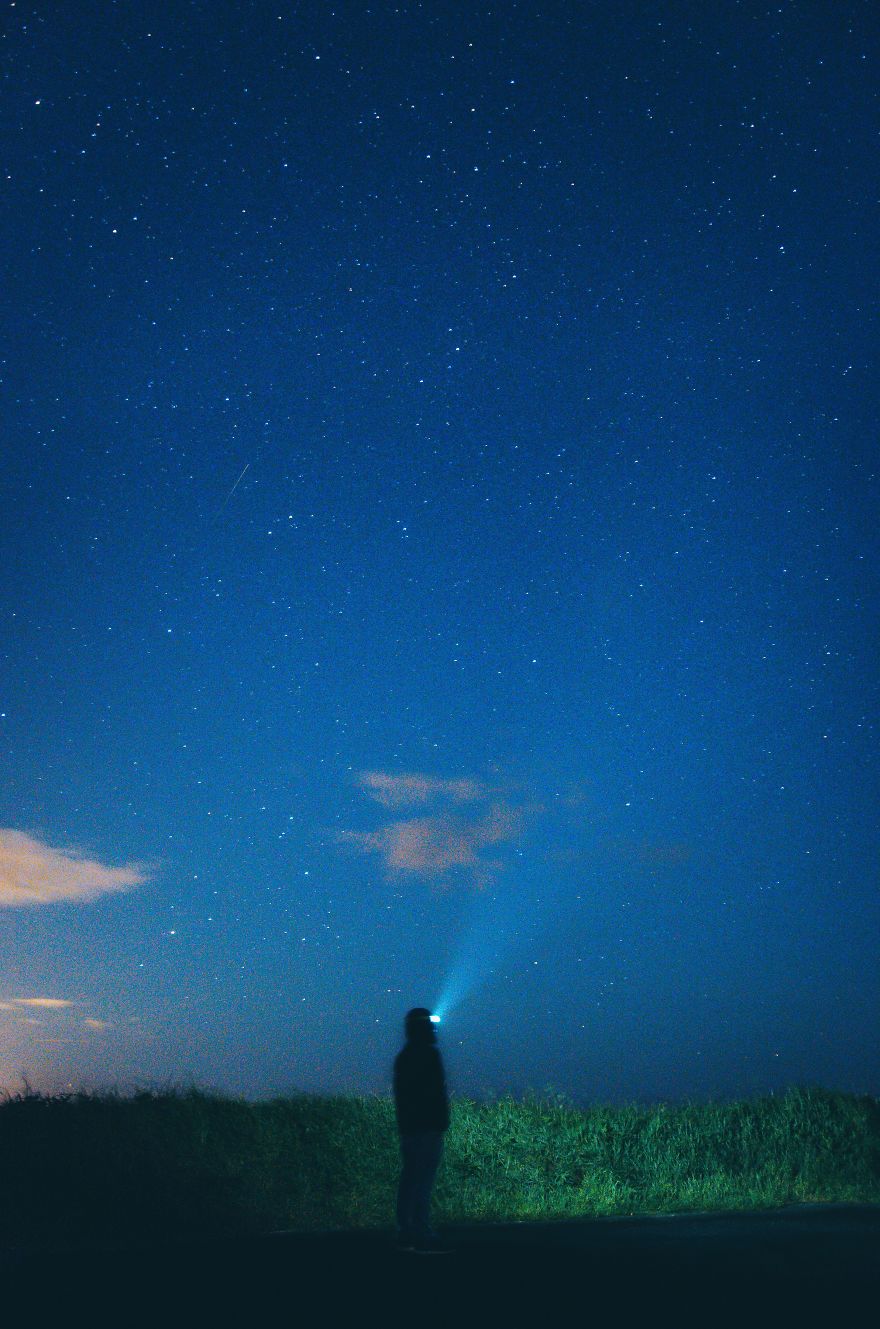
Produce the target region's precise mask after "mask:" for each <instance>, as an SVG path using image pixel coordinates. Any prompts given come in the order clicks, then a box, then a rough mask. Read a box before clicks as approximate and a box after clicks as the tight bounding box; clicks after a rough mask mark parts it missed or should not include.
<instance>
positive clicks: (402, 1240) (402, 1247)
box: [397, 1232, 416, 1251]
mask: <svg viewBox="0 0 880 1329" xmlns="http://www.w3.org/2000/svg"><path fill="white" fill-rule="evenodd" d="M415 1248H416V1239H415V1237H414V1236H413V1235H412V1233H411V1232H398V1234H397V1249H398V1250H399V1251H414V1250H415Z"/></svg>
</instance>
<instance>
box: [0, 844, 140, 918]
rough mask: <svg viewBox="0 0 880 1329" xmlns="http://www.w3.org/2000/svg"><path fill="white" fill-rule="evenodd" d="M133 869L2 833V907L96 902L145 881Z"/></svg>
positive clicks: (137, 866) (0, 904) (0, 897)
mask: <svg viewBox="0 0 880 1329" xmlns="http://www.w3.org/2000/svg"><path fill="white" fill-rule="evenodd" d="M147 875H148V874H147V872H146V870H145V869H144V868H143V867H141V866H139V865H137V864H129V865H127V866H125V867H118V868H113V867H108V866H107V865H106V864H105V863H99V862H98V861H97V860H96V859H93V858H86V857H85V855H84V854H81V853H79V852H78V851H77V850H75V849H53V848H52V846H51V845H48V844H45V843H44V842H43V841H41V840H36V839H34V838H33V837H32V836H30V835H25V834H24V832H23V831H13V830H4V829H0V908H4V907H5V908H12V909H15V908H20V907H23V906H26V905H40V904H54V903H56V902H57V901H80V900H95V899H97V898H98V897H99V896H101V895H107V894H113V893H115V892H118V891H125V890H128V889H129V888H130V887H132V886H139V885H140V884H141V883H142V882H144V881H146V880H147Z"/></svg>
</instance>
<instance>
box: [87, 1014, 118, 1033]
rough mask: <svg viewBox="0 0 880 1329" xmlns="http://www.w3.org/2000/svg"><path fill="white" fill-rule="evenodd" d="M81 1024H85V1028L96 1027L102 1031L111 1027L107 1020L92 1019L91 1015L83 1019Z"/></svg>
mask: <svg viewBox="0 0 880 1329" xmlns="http://www.w3.org/2000/svg"><path fill="white" fill-rule="evenodd" d="M83 1024H84V1025H85V1027H86V1029H97V1030H98V1031H99V1032H103V1031H104V1030H105V1029H112V1028H113V1026H112V1024H111V1023H110V1021H109V1020H94V1019H92V1018H91V1017H89V1018H88V1019H86V1020H83Z"/></svg>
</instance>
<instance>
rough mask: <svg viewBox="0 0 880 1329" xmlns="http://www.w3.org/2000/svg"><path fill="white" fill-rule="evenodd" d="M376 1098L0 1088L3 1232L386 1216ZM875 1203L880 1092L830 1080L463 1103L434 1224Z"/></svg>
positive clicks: (141, 1233) (224, 1228) (138, 1232)
mask: <svg viewBox="0 0 880 1329" xmlns="http://www.w3.org/2000/svg"><path fill="white" fill-rule="evenodd" d="M397 1171H398V1150H397V1138H396V1135H395V1129H394V1112H393V1107H392V1104H391V1102H390V1101H389V1100H388V1099H384V1098H378V1097H368V1098H359V1097H318V1096H312V1095H305V1094H302V1095H294V1096H291V1097H287V1098H277V1099H274V1100H273V1101H271V1102H258V1103H251V1102H246V1101H245V1100H243V1099H232V1098H224V1097H220V1096H218V1095H214V1094H206V1093H202V1092H200V1091H198V1090H189V1091H184V1092H180V1091H178V1092H162V1093H154V1092H151V1093H139V1094H135V1095H133V1096H131V1097H122V1096H119V1095H117V1094H114V1093H105V1094H85V1093H78V1094H65V1095H56V1096H45V1095H41V1094H35V1093H31V1092H29V1091H28V1092H25V1093H23V1094H18V1095H14V1096H7V1097H6V1098H5V1099H4V1100H3V1101H2V1102H0V1177H2V1179H3V1192H4V1195H3V1198H4V1202H3V1205H2V1206H0V1242H2V1243H4V1244H6V1243H11V1244H16V1245H22V1244H24V1245H28V1244H30V1243H32V1242H39V1243H52V1242H58V1243H67V1242H76V1241H81V1240H82V1241H89V1240H108V1239H111V1240H116V1239H140V1238H155V1237H178V1236H185V1235H193V1234H197V1233H198V1234H205V1233H208V1234H229V1233H259V1232H267V1231H272V1230H274V1229H279V1228H299V1229H306V1230H316V1229H322V1228H371V1227H387V1226H390V1225H391V1223H392V1221H393V1197H394V1188H395V1184H396V1179H397ZM807 1201H809V1202H832V1201H837V1202H840V1201H849V1202H859V1203H878V1202H880V1101H878V1100H877V1099H874V1098H869V1097H857V1096H855V1095H851V1094H843V1093H834V1092H831V1091H828V1090H823V1089H792V1090H790V1091H789V1092H788V1093H787V1094H785V1095H784V1096H781V1097H777V1098H774V1097H768V1098H759V1099H754V1100H750V1101H743V1102H733V1103H702V1104H701V1103H690V1104H685V1105H681V1106H667V1105H664V1104H660V1105H658V1106H655V1107H635V1106H630V1107H622V1108H609V1107H590V1108H585V1109H580V1108H576V1107H574V1106H572V1105H571V1104H569V1103H567V1102H566V1101H564V1100H563V1099H561V1098H560V1099H556V1098H549V1099H541V1100H539V1099H526V1100H524V1101H515V1100H513V1099H511V1098H504V1099H501V1100H500V1101H498V1102H494V1103H476V1102H472V1101H470V1100H467V1099H457V1100H455V1101H454V1102H453V1110H452V1126H451V1128H450V1131H449V1134H448V1136H447V1141H446V1150H445V1155H444V1161H443V1165H442V1168H441V1171H440V1174H439V1177H438V1180H437V1185H436V1188H435V1192H434V1218H435V1221H437V1222H438V1223H440V1224H442V1223H453V1222H456V1223H458V1222H475V1221H490V1220H495V1221H500V1220H513V1219H535V1220H548V1219H564V1218H576V1217H587V1216H592V1215H598V1214H629V1213H634V1212H635V1213H656V1212H663V1213H671V1212H675V1211H684V1210H694V1209H697V1210H700V1209H754V1208H761V1207H766V1206H776V1205H782V1204H789V1203H792V1202H807Z"/></svg>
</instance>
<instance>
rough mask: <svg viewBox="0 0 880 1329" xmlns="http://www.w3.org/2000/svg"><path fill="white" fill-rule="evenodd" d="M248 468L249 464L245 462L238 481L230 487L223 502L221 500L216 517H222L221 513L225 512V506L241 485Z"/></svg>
mask: <svg viewBox="0 0 880 1329" xmlns="http://www.w3.org/2000/svg"><path fill="white" fill-rule="evenodd" d="M249 466H250V462H249V461H247V462H245V464H244V470H243V471H242V473H241V475H240V476H239V477H238V479H237V480H236V482H235V484H234V485H233V486H232V488H231V489H230V491H229V493H228V494H227V495H226V497H225V498H224V500H223V503H222V505H221V507H220V509H219V511H218V513H217V516H218V517H222V515H223V513H224V511H225V509H226V504H227V503H228V502H229V500H230V499H231V498H232V495H233V494H234V493H235V491H236V489H237V488H238V486H239V485H240V484H241V482H242V480H243V479H244V475H245V471H246V470H247V469H248V468H249Z"/></svg>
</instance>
